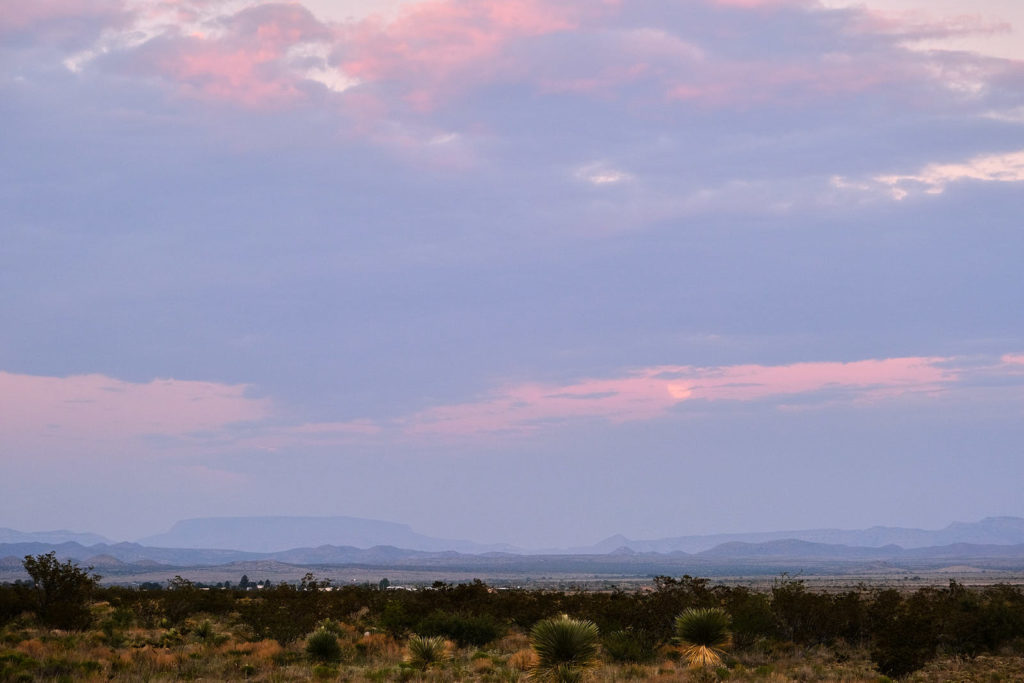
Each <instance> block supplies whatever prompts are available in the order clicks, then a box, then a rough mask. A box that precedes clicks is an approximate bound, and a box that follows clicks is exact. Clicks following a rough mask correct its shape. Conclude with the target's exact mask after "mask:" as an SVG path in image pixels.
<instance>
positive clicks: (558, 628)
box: [530, 614, 601, 683]
mask: <svg viewBox="0 0 1024 683" xmlns="http://www.w3.org/2000/svg"><path fill="white" fill-rule="evenodd" d="M600 638H601V635H600V633H599V632H598V630H597V625H596V624H594V622H592V621H587V620H586V619H570V618H569V616H567V615H564V614H563V615H562V616H561V617H556V618H554V619H544V620H542V621H538V622H537V623H536V624H535V625H534V627H533V629H532V630H531V631H530V645H531V646H532V647H533V650H534V652H536V653H537V664H536V665H535V666H534V667H533V670H532V671H531V672H530V677H531V678H532V679H533V680H536V681H552V682H554V683H576V682H577V681H582V680H583V679H584V678H585V677H586V675H587V674H588V673H589V672H590V671H591V670H592V669H593V668H594V667H596V666H597V657H598V653H599V650H600Z"/></svg>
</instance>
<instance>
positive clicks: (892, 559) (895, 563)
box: [0, 517, 1024, 580]
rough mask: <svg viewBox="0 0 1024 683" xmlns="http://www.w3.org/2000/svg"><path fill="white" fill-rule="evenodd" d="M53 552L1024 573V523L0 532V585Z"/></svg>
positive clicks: (270, 526) (273, 526)
mask: <svg viewBox="0 0 1024 683" xmlns="http://www.w3.org/2000/svg"><path fill="white" fill-rule="evenodd" d="M97 539H98V540H97ZM51 550H52V551H54V552H56V553H57V555H58V557H60V558H62V559H64V558H72V559H75V560H77V561H79V562H82V563H84V564H92V565H94V566H95V567H96V568H97V571H99V572H100V573H101V574H104V575H105V576H107V577H108V578H110V579H111V580H113V579H114V578H115V577H116V576H118V575H127V574H139V573H145V572H146V571H150V570H154V571H155V570H157V569H160V570H168V569H174V568H188V567H219V566H231V565H234V564H237V563H246V562H264V563H268V562H269V563H275V566H276V565H280V566H285V565H287V566H291V567H297V566H304V567H309V566H314V567H316V566H320V567H323V566H364V567H406V568H419V569H422V570H424V571H429V570H431V569H437V568H446V569H454V568H458V569H463V570H465V571H471V572H472V571H488V572H505V571H509V572H526V573H531V572H540V573H544V572H552V571H580V572H593V573H596V574H600V573H604V572H611V573H626V574H632V575H650V574H657V573H693V574H700V573H705V574H708V573H718V574H721V573H732V574H736V575H740V574H744V573H758V574H760V573H772V572H780V571H816V572H823V573H830V572H835V573H844V572H850V571H854V570H858V571H868V570H870V571H874V570H876V569H877V570H880V571H881V570H885V571H892V570H899V569H902V568H906V569H914V568H925V569H927V568H941V567H946V566H954V565H970V566H973V567H981V568H991V569H1013V570H1024V519H1021V518H1018V517H990V518H987V519H984V520H981V521H980V522H974V523H955V524H951V525H949V526H948V527H946V528H944V529H939V530H936V531H927V530H922V529H901V528H897V527H874V528H871V529H865V530H861V531H844V530H837V529H816V530H805V531H779V532H764V533H752V534H719V535H714V536H681V537H677V538H666V539H659V540H653V541H636V540H630V539H627V538H625V537H622V536H613V537H611V538H609V539H606V540H605V541H602V542H601V543H598V544H596V545H594V546H588V547H584V548H573V549H570V550H560V551H547V552H543V553H533V554H530V553H527V552H525V551H522V550H519V549H515V548H511V547H510V546H502V545H484V544H479V543H473V542H470V541H450V540H445V539H437V538H432V537H429V536H424V535H422V534H418V533H416V532H414V531H412V529H410V528H409V527H408V526H406V525H404V524H395V523H392V522H381V521H376V520H367V519H359V518H354V517H217V518H205V519H191V520H185V521H182V522H179V523H177V524H175V525H174V527H173V528H172V529H171V530H170V531H168V532H167V533H165V534H160V535H158V536H151V537H149V538H146V539H143V542H140V543H111V542H109V541H107V540H106V539H103V538H102V537H101V536H97V535H95V534H82V533H76V532H70V531H51V532H42V533H25V532H19V531H14V530H10V529H4V530H0V574H3V575H4V576H13V575H16V574H18V573H19V572H20V560H21V558H23V557H24V556H25V555H37V554H41V553H45V552H49V551H51Z"/></svg>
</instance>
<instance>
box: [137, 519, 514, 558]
mask: <svg viewBox="0 0 1024 683" xmlns="http://www.w3.org/2000/svg"><path fill="white" fill-rule="evenodd" d="M139 543H141V544H143V545H148V546H157V547H163V548H219V549H226V550H243V551H249V552H261V553H272V552H279V551H283V550H289V549H292V548H316V547H318V546H322V545H333V546H352V547H355V548H372V547H374V546H381V545H390V546H395V547H398V548H406V549H409V550H422V551H432V552H434V551H441V550H455V551H458V552H467V553H480V552H488V551H495V550H497V551H509V550H513V551H514V550H515V549H514V548H510V547H509V546H506V545H499V544H495V545H484V544H480V543H473V542H471V541H459V540H449V539H441V538H432V537H430V536H424V535H423V534H418V533H416V532H415V531H413V530H412V529H411V528H410V527H409V526H408V525H406V524H397V523H395V522H382V521H379V520H374V519H361V518H359V517H201V518H198V519H186V520H183V521H180V522H178V523H177V524H175V525H174V526H173V527H171V530H170V531H168V532H167V533H163V534H158V535H156V536H150V537H147V538H143V539H140V540H139Z"/></svg>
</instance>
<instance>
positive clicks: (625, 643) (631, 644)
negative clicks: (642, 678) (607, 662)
mask: <svg viewBox="0 0 1024 683" xmlns="http://www.w3.org/2000/svg"><path fill="white" fill-rule="evenodd" d="M601 649H602V650H603V651H604V653H605V654H606V655H607V656H608V658H609V659H611V660H612V661H613V662H635V663H643V662H651V661H654V658H655V657H656V656H657V653H658V641H657V639H656V638H655V637H654V636H652V635H651V634H650V633H648V632H647V631H644V630H643V629H637V630H634V629H632V628H625V629H620V630H618V631H612V632H611V633H609V634H607V635H605V636H604V637H603V638H602V639H601Z"/></svg>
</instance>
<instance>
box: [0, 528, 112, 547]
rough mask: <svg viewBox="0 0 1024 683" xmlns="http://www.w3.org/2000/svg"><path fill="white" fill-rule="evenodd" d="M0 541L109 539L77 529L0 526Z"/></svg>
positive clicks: (85, 542)
mask: <svg viewBox="0 0 1024 683" xmlns="http://www.w3.org/2000/svg"><path fill="white" fill-rule="evenodd" d="M0 543H81V544H82V545H95V544H97V543H110V539H107V538H104V537H103V536H100V535H99V534H90V533H81V532H78V531H67V530H66V529H60V530H58V531H17V530H15V529H6V528H0Z"/></svg>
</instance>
